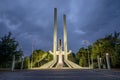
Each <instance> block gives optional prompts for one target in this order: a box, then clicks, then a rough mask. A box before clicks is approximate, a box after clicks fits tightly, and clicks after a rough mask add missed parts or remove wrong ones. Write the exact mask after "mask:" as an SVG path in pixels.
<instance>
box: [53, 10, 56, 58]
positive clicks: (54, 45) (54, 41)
mask: <svg viewBox="0 0 120 80" xmlns="http://www.w3.org/2000/svg"><path fill="white" fill-rule="evenodd" d="M53 36H54V37H53V54H54V59H56V49H57V8H54V35H53Z"/></svg>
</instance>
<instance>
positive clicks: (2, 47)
mask: <svg viewBox="0 0 120 80" xmlns="http://www.w3.org/2000/svg"><path fill="white" fill-rule="evenodd" d="M18 46H19V45H18V42H17V41H16V40H15V38H13V37H12V34H11V32H9V33H8V35H5V36H3V37H2V38H1V40H0V66H1V67H4V68H5V67H10V66H11V61H12V58H13V55H15V58H16V60H19V58H20V57H21V56H22V51H21V50H18Z"/></svg>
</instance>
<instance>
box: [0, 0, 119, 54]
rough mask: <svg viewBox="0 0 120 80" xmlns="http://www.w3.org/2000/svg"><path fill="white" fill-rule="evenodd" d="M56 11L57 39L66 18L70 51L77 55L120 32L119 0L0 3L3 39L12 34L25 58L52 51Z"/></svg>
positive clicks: (11, 0)
mask: <svg viewBox="0 0 120 80" xmlns="http://www.w3.org/2000/svg"><path fill="white" fill-rule="evenodd" d="M54 8H57V10H58V16H57V18H58V19H57V20H58V21H57V27H58V28H57V30H58V39H60V38H61V39H63V14H66V16H67V34H68V35H67V37H68V49H69V50H72V51H73V52H74V53H76V52H77V51H78V50H79V49H80V47H85V44H84V41H85V40H88V41H89V42H90V44H92V43H93V42H94V41H96V40H97V39H99V38H102V37H104V36H105V35H108V34H110V33H113V32H114V31H117V32H119V31H120V0H0V37H2V36H4V35H5V34H8V32H12V33H13V36H14V37H15V38H16V40H17V41H18V42H19V43H20V46H21V47H22V49H23V51H24V54H25V55H30V54H31V48H32V43H33V44H34V49H42V50H45V51H48V50H52V48H53V23H54V22H53V21H54Z"/></svg>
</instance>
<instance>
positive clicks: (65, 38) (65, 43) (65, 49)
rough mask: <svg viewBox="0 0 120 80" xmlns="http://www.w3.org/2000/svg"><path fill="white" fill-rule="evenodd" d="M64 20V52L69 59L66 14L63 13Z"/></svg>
mask: <svg viewBox="0 0 120 80" xmlns="http://www.w3.org/2000/svg"><path fill="white" fill-rule="evenodd" d="M63 22H64V54H65V59H67V32H66V15H63Z"/></svg>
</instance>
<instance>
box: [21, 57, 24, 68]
mask: <svg viewBox="0 0 120 80" xmlns="http://www.w3.org/2000/svg"><path fill="white" fill-rule="evenodd" d="M23 61H24V56H23V55H22V57H21V70H22V69H23Z"/></svg>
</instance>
